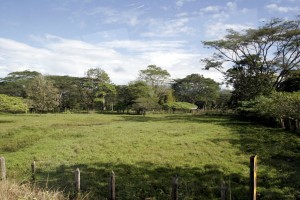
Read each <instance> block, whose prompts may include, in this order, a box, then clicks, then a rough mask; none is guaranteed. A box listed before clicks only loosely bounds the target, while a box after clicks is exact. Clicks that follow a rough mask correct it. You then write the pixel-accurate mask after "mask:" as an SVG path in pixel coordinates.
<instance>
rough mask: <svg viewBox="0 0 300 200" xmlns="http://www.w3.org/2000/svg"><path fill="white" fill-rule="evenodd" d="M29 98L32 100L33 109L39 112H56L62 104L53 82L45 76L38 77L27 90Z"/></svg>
mask: <svg viewBox="0 0 300 200" xmlns="http://www.w3.org/2000/svg"><path fill="white" fill-rule="evenodd" d="M26 93H27V96H28V98H29V99H30V100H32V101H31V102H32V104H31V105H30V106H31V108H33V109H34V110H36V111H37V112H49V111H54V110H55V109H56V108H58V106H59V104H60V93H59V90H58V89H57V88H55V87H54V86H53V82H52V81H50V80H47V79H46V78H45V77H44V76H42V75H39V76H36V77H35V78H34V79H33V80H32V81H31V83H30V84H29V85H28V88H27V89H26Z"/></svg>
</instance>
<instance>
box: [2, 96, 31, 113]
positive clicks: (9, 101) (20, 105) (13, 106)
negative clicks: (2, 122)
mask: <svg viewBox="0 0 300 200" xmlns="http://www.w3.org/2000/svg"><path fill="white" fill-rule="evenodd" d="M27 111H28V106H27V104H26V103H25V102H24V100H23V99H22V98H21V97H11V96H8V95H5V94H0V112H11V113H25V112H27Z"/></svg>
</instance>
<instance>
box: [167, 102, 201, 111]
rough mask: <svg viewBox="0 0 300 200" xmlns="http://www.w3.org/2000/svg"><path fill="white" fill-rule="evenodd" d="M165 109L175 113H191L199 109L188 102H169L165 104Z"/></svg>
mask: <svg viewBox="0 0 300 200" xmlns="http://www.w3.org/2000/svg"><path fill="white" fill-rule="evenodd" d="M163 108H164V109H165V110H172V111H173V112H175V111H176V110H183V111H190V110H191V109H197V106H196V105H195V104H191V103H188V102H169V103H165V104H164V105H163Z"/></svg>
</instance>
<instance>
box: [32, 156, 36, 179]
mask: <svg viewBox="0 0 300 200" xmlns="http://www.w3.org/2000/svg"><path fill="white" fill-rule="evenodd" d="M35 171H36V166H35V161H33V162H32V163H31V178H32V182H35Z"/></svg>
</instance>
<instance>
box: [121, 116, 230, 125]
mask: <svg viewBox="0 0 300 200" xmlns="http://www.w3.org/2000/svg"><path fill="white" fill-rule="evenodd" d="M122 118H123V119H124V120H125V121H134V122H168V123H172V122H174V123H177V122H185V121H186V122H195V123H227V122H228V121H229V118H226V117H224V116H209V115H191V114H170V115H163V116H161V115H159V116H156V115H146V116H142V115H125V116H122Z"/></svg>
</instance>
